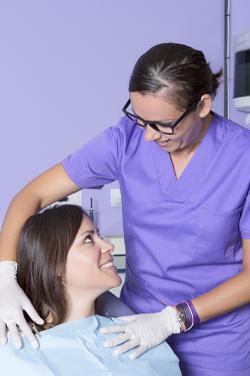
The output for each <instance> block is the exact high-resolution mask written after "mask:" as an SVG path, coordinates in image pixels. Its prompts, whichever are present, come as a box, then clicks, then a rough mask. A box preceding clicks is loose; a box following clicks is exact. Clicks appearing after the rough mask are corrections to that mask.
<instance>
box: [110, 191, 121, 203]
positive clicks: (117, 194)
mask: <svg viewBox="0 0 250 376" xmlns="http://www.w3.org/2000/svg"><path fill="white" fill-rule="evenodd" d="M110 204H111V206H122V199H121V191H120V189H119V188H114V189H111V190H110Z"/></svg>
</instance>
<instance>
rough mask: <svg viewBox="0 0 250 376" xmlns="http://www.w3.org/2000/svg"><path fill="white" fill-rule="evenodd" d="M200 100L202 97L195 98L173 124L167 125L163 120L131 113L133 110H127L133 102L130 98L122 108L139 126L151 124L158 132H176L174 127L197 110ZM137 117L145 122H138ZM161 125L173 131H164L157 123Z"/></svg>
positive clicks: (144, 126) (143, 126)
mask: <svg viewBox="0 0 250 376" xmlns="http://www.w3.org/2000/svg"><path fill="white" fill-rule="evenodd" d="M199 102H200V99H199V100H195V101H194V102H192V103H191V104H190V105H189V106H188V108H187V109H186V110H185V111H184V112H183V114H181V115H180V116H179V117H178V118H177V119H176V120H175V121H174V122H172V125H169V124H168V125H166V124H164V123H162V122H161V121H146V120H144V119H142V118H141V117H140V116H137V115H135V114H131V112H128V111H127V108H128V106H129V105H130V103H131V100H130V99H128V101H127V102H126V103H125V105H124V106H123V108H122V112H123V113H124V114H125V115H126V116H127V117H128V118H129V119H130V120H132V121H133V122H135V123H136V125H138V126H139V127H141V128H146V127H147V125H149V126H150V127H151V128H153V129H154V130H155V131H157V132H160V133H162V134H168V135H170V134H174V129H175V127H177V125H178V124H179V123H180V122H181V121H182V120H183V119H184V118H185V117H186V116H187V115H188V114H189V113H190V112H192V111H193V110H195V108H196V107H197V105H198V103H199ZM137 119H139V120H141V121H142V122H143V123H144V124H140V123H138V122H137ZM156 124H158V125H160V126H161V127H166V128H170V129H171V130H172V132H171V133H170V132H163V131H162V130H161V129H159V128H158V126H157V125H156Z"/></svg>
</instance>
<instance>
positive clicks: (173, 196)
mask: <svg viewBox="0 0 250 376" xmlns="http://www.w3.org/2000/svg"><path fill="white" fill-rule="evenodd" d="M220 76H221V72H218V73H215V74H213V73H212V72H211V69H210V67H209V64H208V63H207V62H206V60H205V57H204V55H203V53H202V52H201V51H197V50H195V49H193V48H191V47H188V46H185V45H181V44H175V43H164V44H160V45H157V46H154V47H153V48H151V49H150V50H149V51H147V52H146V53H145V54H144V55H142V56H141V57H140V58H139V60H138V61H137V63H136V65H135V67H134V70H133V72H132V75H131V79H130V83H129V94H130V96H129V100H128V101H127V103H126V104H125V106H124V108H123V112H124V116H123V117H122V118H121V120H120V121H119V123H118V124H117V126H115V127H111V128H108V129H106V130H105V131H104V132H102V133H101V134H100V135H99V136H97V137H95V138H94V139H93V140H91V141H90V142H88V143H87V144H85V145H84V146H82V147H81V148H80V149H79V150H78V151H76V152H74V153H73V154H71V155H69V156H68V157H67V158H66V159H65V160H64V161H63V162H62V163H59V164H57V165H56V166H54V167H52V168H51V169H49V170H48V171H46V172H44V173H43V174H42V175H40V176H39V177H37V178H36V179H34V180H33V181H32V182H30V183H29V184H28V185H27V186H26V187H24V189H23V190H22V191H21V192H19V193H18V194H17V195H16V197H15V198H14V199H13V201H12V203H11V205H10V207H9V209H8V212H7V214H6V218H5V221H4V225H3V229H2V233H1V243H0V250H1V260H3V261H2V262H1V263H0V279H1V281H2V283H1V284H0V300H1V305H0V319H1V323H0V330H1V338H2V342H4V341H5V327H6V325H7V326H8V328H9V329H10V331H11V333H12V338H13V341H14V342H15V343H16V345H17V346H18V344H19V342H18V341H19V340H18V336H17V331H16V324H18V325H19V326H20V327H21V328H22V329H23V331H24V332H25V333H26V335H27V337H28V339H29V340H30V342H32V341H34V339H33V337H32V334H31V333H30V332H29V329H28V328H27V326H26V324H25V321H24V319H23V313H22V310H23V309H24V310H26V311H28V313H29V315H30V316H31V318H32V319H33V320H34V321H35V322H38V321H39V320H40V318H39V317H38V316H37V314H36V312H34V309H33V308H32V306H31V304H30V303H29V301H28V300H27V298H26V297H25V296H24V294H23V292H22V291H21V290H20V287H19V286H18V285H17V284H16V281H15V278H14V276H15V271H14V269H13V268H14V265H15V264H14V263H13V268H12V269H11V270H10V269H9V268H7V267H6V264H5V261H4V260H15V257H16V243H17V239H18V236H19V231H20V227H21V226H22V224H23V223H24V222H25V220H26V218H27V217H28V216H30V215H32V214H34V212H36V211H38V210H39V209H41V208H44V207H46V206H47V205H49V204H50V203H52V202H54V201H56V200H58V199H60V198H62V197H65V196H66V195H69V194H71V193H73V192H76V191H78V190H80V189H83V188H96V189H100V188H102V186H103V185H105V184H108V183H110V182H112V181H114V180H118V181H119V184H120V188H121V193H122V207H123V223H124V237H125V244H126V253H127V267H126V281H125V284H124V286H123V289H122V294H121V298H122V299H123V300H124V301H125V302H126V303H127V304H128V305H130V306H131V308H132V309H133V310H134V311H135V312H137V313H139V315H136V316H135V317H130V318H126V319H127V324H124V325H120V326H119V325H118V326H113V327H112V328H103V329H102V331H103V332H105V333H110V332H114V331H115V332H117V336H116V337H115V339H113V340H112V341H111V340H110V341H106V346H110V347H113V346H115V348H114V351H115V353H116V354H118V355H119V354H121V353H123V352H125V351H128V350H131V356H132V357H134V358H136V357H138V356H140V355H141V354H142V353H143V352H145V351H147V350H148V349H149V348H152V347H154V346H156V345H157V344H159V343H161V342H163V341H164V340H167V341H168V343H169V344H170V345H171V347H172V348H173V350H174V351H175V353H176V354H177V356H178V357H179V359H180V365H181V368H182V373H183V375H186V376H196V375H197V376H225V375H227V376H228V375H231V376H233V375H234V376H236V375H237V376H247V375H248V376H249V375H250V304H249V303H250V131H249V130H247V129H245V128H243V127H241V126H239V125H237V124H235V123H233V122H232V121H230V120H227V119H224V118H223V117H221V116H219V115H217V114H216V113H214V112H212V110H211V105H212V99H213V97H214V96H215V95H216V91H217V88H218V86H219V79H220ZM8 265H9V263H8ZM33 345H34V346H36V344H35V343H33ZM118 345H120V346H119V347H116V346H118Z"/></svg>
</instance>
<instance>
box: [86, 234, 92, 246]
mask: <svg viewBox="0 0 250 376" xmlns="http://www.w3.org/2000/svg"><path fill="white" fill-rule="evenodd" d="M84 244H94V240H93V238H92V236H91V235H87V236H86V237H85V238H84Z"/></svg>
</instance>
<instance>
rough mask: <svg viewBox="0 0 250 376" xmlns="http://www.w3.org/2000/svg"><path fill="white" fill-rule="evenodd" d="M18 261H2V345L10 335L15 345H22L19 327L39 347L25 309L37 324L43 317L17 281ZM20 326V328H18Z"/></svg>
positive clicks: (33, 344)
mask: <svg viewBox="0 0 250 376" xmlns="http://www.w3.org/2000/svg"><path fill="white" fill-rule="evenodd" d="M16 271H17V263H16V262H14V261H1V262H0V345H5V344H6V343H7V340H8V339H7V331H8V336H10V337H11V340H12V342H13V344H14V346H15V347H16V348H17V349H19V348H21V347H22V340H21V335H20V332H19V329H20V330H21V331H22V334H23V335H25V336H26V338H27V339H28V341H29V342H30V344H31V345H32V346H33V347H34V348H37V347H39V344H38V341H37V339H36V337H35V336H34V334H33V333H32V330H31V328H30V327H29V325H28V323H27V322H26V320H25V318H24V314H23V311H25V312H26V313H27V314H28V315H29V316H30V318H31V319H32V320H33V321H34V322H36V323H37V324H40V325H42V324H43V323H44V321H43V319H42V318H41V317H40V316H39V315H38V314H37V312H36V311H35V309H34V307H33V305H32V304H31V302H30V300H29V298H28V297H27V296H26V295H25V293H24V292H23V290H22V289H21V287H20V286H19V285H18V283H17V281H16ZM18 328H19V329H18Z"/></svg>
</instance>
